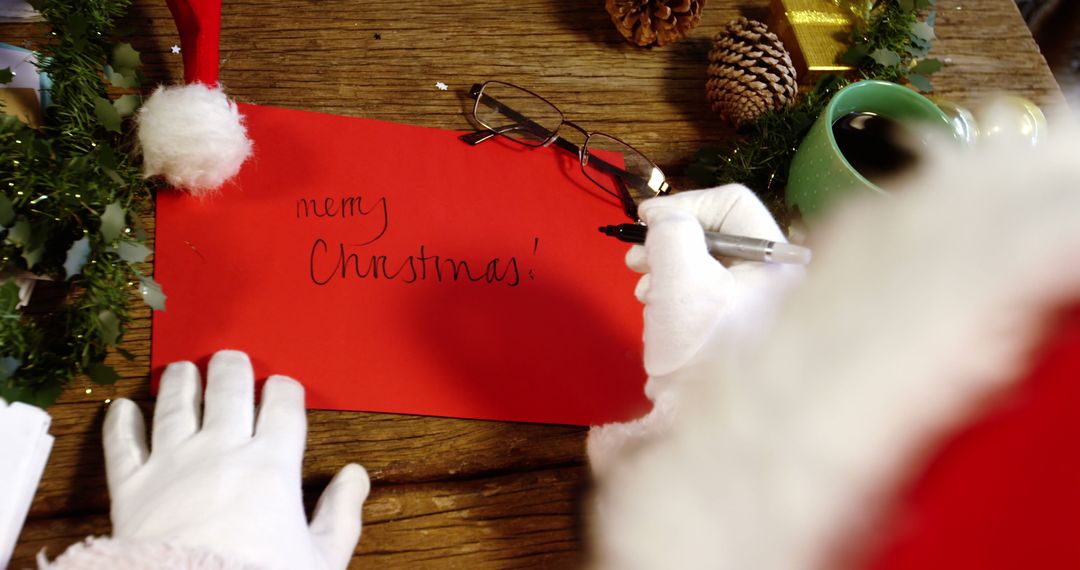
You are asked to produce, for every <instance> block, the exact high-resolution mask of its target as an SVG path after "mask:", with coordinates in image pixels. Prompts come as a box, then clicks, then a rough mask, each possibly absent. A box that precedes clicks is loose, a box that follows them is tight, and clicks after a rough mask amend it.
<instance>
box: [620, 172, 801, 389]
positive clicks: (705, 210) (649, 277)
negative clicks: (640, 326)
mask: <svg viewBox="0 0 1080 570" xmlns="http://www.w3.org/2000/svg"><path fill="white" fill-rule="evenodd" d="M638 213H639V214H640V215H641V218H642V220H643V221H644V222H645V223H646V224H647V225H648V226H649V233H648V237H647V239H646V241H645V245H644V246H634V247H632V248H631V249H630V251H629V252H627V255H626V264H627V265H628V266H629V267H630V269H632V270H634V271H637V272H638V273H644V274H645V275H644V276H642V278H641V280H640V281H639V282H638V285H637V288H636V289H635V291H634V293H635V295H636V296H637V298H638V300H639V301H641V302H642V303H644V304H645V335H644V336H645V371H646V372H647V373H648V374H649V377H650V381H649V386H648V387H647V393H648V395H649V397H650V398H652V399H654V400H655V399H656V396H657V394H656V390H657V389H658V384H661V382H658V380H659V379H660V378H661V377H665V376H668V375H670V374H671V373H673V372H675V371H677V370H678V369H680V368H682V367H683V366H684V365H686V364H687V362H689V361H690V359H691V358H693V357H694V356H695V355H696V354H698V353H699V352H700V351H701V350H702V347H703V346H705V345H706V343H707V342H708V341H709V340H710V338H713V337H714V336H715V335H716V333H717V332H718V330H720V329H722V331H723V333H722V335H723V336H724V337H737V336H739V335H741V334H750V332H751V330H752V329H755V328H760V324H759V323H762V322H764V321H767V320H768V318H769V315H770V314H771V307H772V305H773V304H775V303H774V301H775V299H776V298H777V296H778V293H779V291H781V290H783V289H784V288H786V286H788V285H790V284H791V283H793V282H794V281H796V280H797V278H799V277H801V276H802V275H803V268H802V267H801V266H795V265H786V264H774V263H762V262H756V261H746V260H728V262H727V266H725V265H723V264H721V263H720V262H719V261H717V260H716V259H714V258H713V257H712V256H711V255H710V254H709V251H708V248H707V246H706V244H705V236H704V233H703V230H704V231H711V232H722V233H728V234H733V235H740V236H747V237H754V238H761V239H768V240H773V241H781V242H784V241H787V240H785V239H784V234H783V232H781V231H780V228H779V227H778V226H777V225H776V222H775V221H773V218H772V216H771V215H769V212H768V210H766V209H765V206H764V205H763V204H762V203H761V201H760V200H758V198H757V196H755V195H754V193H753V192H751V191H750V190H749V189H748V188H746V187H745V186H742V185H739V184H729V185H727V186H721V187H718V188H712V189H708V190H694V191H690V192H681V193H678V194H675V195H672V196H665V197H661V198H653V199H651V200H647V201H645V202H643V203H642V204H641V206H640V207H639V208H638Z"/></svg>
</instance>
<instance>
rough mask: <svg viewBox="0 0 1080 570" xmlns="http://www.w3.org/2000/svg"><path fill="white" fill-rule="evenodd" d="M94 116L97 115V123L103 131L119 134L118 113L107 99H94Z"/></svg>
mask: <svg viewBox="0 0 1080 570" xmlns="http://www.w3.org/2000/svg"><path fill="white" fill-rule="evenodd" d="M94 114H96V115H97V120H98V122H99V123H101V126H103V127H105V130H107V131H112V132H114V133H119V132H120V113H119V112H118V111H117V110H116V107H113V105H112V103H110V102H109V100H108V99H105V98H104V97H96V98H95V99H94Z"/></svg>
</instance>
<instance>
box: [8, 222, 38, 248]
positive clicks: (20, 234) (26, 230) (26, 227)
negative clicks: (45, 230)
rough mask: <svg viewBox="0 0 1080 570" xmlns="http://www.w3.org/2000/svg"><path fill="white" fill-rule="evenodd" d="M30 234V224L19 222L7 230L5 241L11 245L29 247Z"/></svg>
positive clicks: (31, 231) (31, 230)
mask: <svg viewBox="0 0 1080 570" xmlns="http://www.w3.org/2000/svg"><path fill="white" fill-rule="evenodd" d="M32 234H33V229H32V228H31V227H30V222H28V221H26V220H19V221H17V222H15V225H14V226H11V229H9V230H8V233H7V239H6V241H7V242H8V243H10V244H12V245H17V246H19V247H21V248H25V247H26V246H28V245H30V237H31V235H32Z"/></svg>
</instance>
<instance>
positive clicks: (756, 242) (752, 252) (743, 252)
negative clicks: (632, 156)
mask: <svg viewBox="0 0 1080 570" xmlns="http://www.w3.org/2000/svg"><path fill="white" fill-rule="evenodd" d="M600 231H601V232H602V233H604V234H606V235H609V236H612V237H614V238H616V239H618V240H619V241H625V242H627V243H645V233H646V227H645V226H644V225H642V224H620V225H617V226H603V227H601V228H600ZM705 243H706V244H708V246H709V253H711V254H712V255H713V256H714V257H738V258H739V259H748V260H750V261H768V262H772V263H798V264H801V265H806V264H808V263H810V257H811V255H810V250H809V249H807V248H805V247H802V246H801V245H794V244H790V243H784V242H782V241H772V240H767V239H758V238H752V237H744V236H733V235H728V234H722V233H718V232H705Z"/></svg>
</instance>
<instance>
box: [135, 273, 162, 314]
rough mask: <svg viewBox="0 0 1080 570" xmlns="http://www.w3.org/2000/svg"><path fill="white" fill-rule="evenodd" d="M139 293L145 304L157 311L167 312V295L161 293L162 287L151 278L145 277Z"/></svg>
mask: <svg viewBox="0 0 1080 570" xmlns="http://www.w3.org/2000/svg"><path fill="white" fill-rule="evenodd" d="M139 293H140V294H141V295H142V298H143V302H145V303H146V304H147V305H149V306H150V308H151V309H154V310H155V311H164V310H165V293H163V292H162V291H161V285H158V284H157V282H156V281H154V280H153V279H151V278H149V277H143V278H142V280H141V284H140V285H139Z"/></svg>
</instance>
